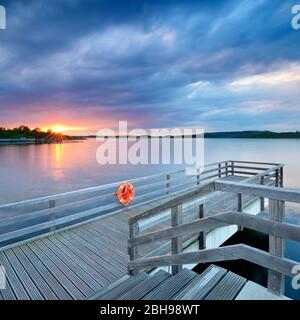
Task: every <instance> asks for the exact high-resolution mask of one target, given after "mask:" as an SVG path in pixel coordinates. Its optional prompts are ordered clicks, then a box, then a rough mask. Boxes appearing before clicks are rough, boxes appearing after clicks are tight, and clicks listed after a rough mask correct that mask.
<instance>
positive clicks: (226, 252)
mask: <svg viewBox="0 0 300 320" xmlns="http://www.w3.org/2000/svg"><path fill="white" fill-rule="evenodd" d="M233 167H234V168H236V167H235V166H233ZM282 167H283V166H282V165H278V164H274V166H273V167H272V168H269V169H267V170H265V171H264V172H260V173H259V174H257V175H256V176H253V177H250V178H249V179H246V180H244V181H242V182H232V181H226V180H217V181H215V182H213V183H212V184H213V186H214V190H216V191H222V192H230V193H235V194H238V195H251V196H254V197H257V198H259V199H260V200H261V201H262V200H263V201H264V199H265V198H267V199H268V201H269V220H267V219H264V218H261V217H259V216H254V215H250V214H247V213H244V212H242V210H240V209H241V208H240V206H239V205H238V206H237V207H238V211H233V212H226V213H220V214H216V215H213V216H209V217H203V206H201V207H200V208H199V212H200V213H201V214H200V215H199V219H196V220H195V221H193V222H189V223H185V224H182V223H181V221H182V206H183V204H184V203H185V202H188V201H191V200H192V199H195V198H196V197H199V195H201V194H202V190H201V187H198V188H195V189H193V190H190V191H188V192H185V193H184V194H181V195H178V196H176V197H173V198H172V199H169V200H167V201H164V202H162V203H158V204H157V205H155V206H152V207H151V208H146V209H145V210H144V211H143V212H140V213H139V214H138V215H136V216H133V217H131V218H130V219H129V229H130V230H131V232H130V236H129V240H128V250H129V263H128V270H129V274H131V275H134V274H136V273H137V272H138V270H139V269H147V268H153V267H162V266H172V273H177V272H178V270H180V268H181V266H182V265H183V264H189V263H213V262H217V261H226V260H236V259H244V260H247V261H250V262H252V263H256V264H258V265H260V266H263V267H265V268H267V269H268V270H269V274H268V289H269V290H270V291H272V292H274V293H276V294H282V293H283V289H284V275H289V276H291V275H292V274H291V270H292V268H293V267H294V266H295V265H297V264H300V261H299V262H297V261H293V260H290V259H287V258H284V254H283V239H288V240H294V241H300V227H299V226H296V225H291V224H287V223H283V217H284V204H285V201H289V202H295V203H300V190H295V189H286V188H280V187H282V183H283V171H282ZM239 169H241V168H239ZM267 177H268V179H269V178H270V177H271V178H274V185H275V186H265V185H261V181H262V179H263V181H265V182H266V181H267V180H266V178H267ZM167 208H171V221H172V224H171V227H167V228H163V229H160V230H155V231H151V232H147V233H143V234H141V233H139V232H138V230H139V222H140V221H142V220H145V219H148V218H150V217H152V216H153V215H157V214H159V213H160V212H161V211H163V210H165V209H167ZM263 210H265V208H264V207H263ZM229 225H237V226H239V227H246V228H249V229H252V230H256V231H260V232H263V233H265V234H268V235H269V252H266V251H262V250H259V249H257V248H252V247H250V246H247V245H244V244H237V245H233V246H226V247H220V248H214V249H203V250H199V251H195V252H189V253H182V252H183V251H182V239H183V237H184V236H188V235H194V234H201V235H202V238H203V234H204V233H205V232H208V231H212V230H215V229H217V228H220V227H225V226H229ZM161 240H171V253H170V254H167V255H161V256H159V255H156V256H150V257H144V258H143V257H142V258H140V257H139V256H138V246H141V245H145V244H147V243H151V242H154V241H161Z"/></svg>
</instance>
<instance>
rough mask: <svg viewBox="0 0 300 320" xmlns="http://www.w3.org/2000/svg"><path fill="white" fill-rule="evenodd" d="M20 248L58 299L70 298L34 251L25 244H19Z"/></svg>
mask: <svg viewBox="0 0 300 320" xmlns="http://www.w3.org/2000/svg"><path fill="white" fill-rule="evenodd" d="M20 249H21V250H22V252H23V253H24V255H25V256H26V257H27V258H28V259H29V260H30V262H31V263H32V264H33V265H34V267H35V268H36V270H37V271H38V272H39V274H40V275H41V277H42V278H43V279H44V280H45V282H46V283H48V284H49V286H50V287H51V288H52V290H53V291H54V292H55V294H56V295H57V297H58V298H59V299H60V300H70V299H72V297H71V295H69V294H68V293H67V290H66V289H65V288H64V287H63V286H62V285H61V283H60V282H59V281H58V280H57V279H56V278H55V277H54V276H53V275H52V273H51V272H50V271H49V270H48V269H47V268H46V267H45V266H44V264H43V263H42V262H41V260H40V259H39V258H38V256H36V255H35V254H34V252H33V251H32V250H31V249H30V248H29V247H28V246H27V245H25V246H21V247H20Z"/></svg>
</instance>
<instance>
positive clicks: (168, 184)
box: [166, 174, 171, 194]
mask: <svg viewBox="0 0 300 320" xmlns="http://www.w3.org/2000/svg"><path fill="white" fill-rule="evenodd" d="M166 179H167V184H166V188H167V194H169V188H170V183H169V182H170V179H171V176H170V175H169V174H167V176H166Z"/></svg>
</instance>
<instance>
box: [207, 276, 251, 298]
mask: <svg viewBox="0 0 300 320" xmlns="http://www.w3.org/2000/svg"><path fill="white" fill-rule="evenodd" d="M246 282H247V280H246V279H245V278H243V277H241V276H239V275H238V274H235V273H233V272H231V271H228V273H227V274H226V275H225V277H224V278H223V279H222V280H221V281H220V282H219V283H218V284H217V285H216V286H215V288H214V289H213V290H212V291H211V292H210V293H209V294H208V295H207V297H206V298H205V299H204V300H233V299H235V297H236V296H237V295H238V294H239V292H240V291H241V290H242V288H243V287H244V285H245V284H246Z"/></svg>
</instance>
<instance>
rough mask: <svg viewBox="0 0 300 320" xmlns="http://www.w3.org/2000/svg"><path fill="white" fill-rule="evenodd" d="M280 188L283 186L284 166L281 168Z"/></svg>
mask: <svg viewBox="0 0 300 320" xmlns="http://www.w3.org/2000/svg"><path fill="white" fill-rule="evenodd" d="M280 188H283V167H281V168H280Z"/></svg>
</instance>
